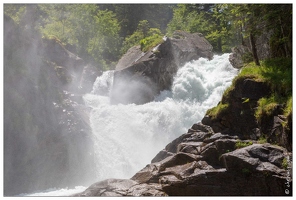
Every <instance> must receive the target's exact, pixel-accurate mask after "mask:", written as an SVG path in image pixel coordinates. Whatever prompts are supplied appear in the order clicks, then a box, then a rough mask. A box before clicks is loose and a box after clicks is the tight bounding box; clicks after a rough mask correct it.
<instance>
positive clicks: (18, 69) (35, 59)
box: [3, 15, 94, 196]
mask: <svg viewBox="0 0 296 200" xmlns="http://www.w3.org/2000/svg"><path fill="white" fill-rule="evenodd" d="M4 18H5V19H4V56H3V58H4V66H3V68H4V87H3V88H4V113H5V114H4V116H3V119H4V133H3V135H4V136H3V138H4V139H3V141H4V152H5V155H4V195H5V196H11V195H17V194H21V193H30V192H33V191H37V190H44V189H48V188H53V187H66V186H71V185H72V184H73V185H72V186H75V185H76V184H75V182H76V183H77V184H78V182H79V183H81V181H82V182H83V181H86V180H89V175H90V173H88V172H84V170H83V169H85V168H86V165H87V164H86V163H89V162H91V161H92V159H93V157H92V156H91V155H87V153H86V152H88V151H92V150H91V147H92V141H91V139H90V135H89V134H90V133H91V128H90V124H89V115H88V113H89V109H88V108H86V107H85V106H84V105H83V100H82V94H81V93H83V91H81V90H80V89H79V86H84V85H86V84H85V83H81V85H80V81H79V80H80V79H81V78H82V77H86V76H85V75H84V74H83V73H82V72H83V69H85V67H84V65H85V63H84V62H83V61H82V59H80V58H79V57H78V56H76V55H74V54H73V53H71V52H69V51H68V50H67V49H65V47H63V46H62V44H60V43H59V42H58V41H56V40H54V39H52V40H45V39H42V38H41V36H40V35H39V34H38V33H36V32H34V31H32V30H28V29H26V28H23V27H21V26H19V25H17V24H16V23H14V21H13V20H12V19H11V18H9V17H8V16H5V15H4ZM93 81H94V79H93ZM90 89H91V87H90ZM84 145H85V146H84ZM76 159H78V160H79V161H80V163H77V162H76ZM73 165H75V166H76V167H75V168H73V167H72V166H73ZM75 177H77V178H75Z"/></svg>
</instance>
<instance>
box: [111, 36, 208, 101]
mask: <svg viewBox="0 0 296 200" xmlns="http://www.w3.org/2000/svg"><path fill="white" fill-rule="evenodd" d="M212 56H213V53H212V46H211V45H210V44H209V42H208V41H207V40H206V39H205V38H204V37H202V35H201V34H198V33H195V34H189V33H186V32H182V31H179V32H176V33H175V34H174V37H173V38H164V41H163V43H161V44H159V45H158V46H156V47H155V48H153V49H152V50H149V51H147V52H142V51H141V48H140V46H134V47H132V48H131V49H129V50H128V52H127V53H126V54H125V55H124V56H123V57H122V58H121V59H120V60H119V61H118V64H117V66H116V71H115V73H114V81H113V88H112V92H111V102H112V103H114V104H116V103H123V104H128V103H136V104H143V103H147V102H149V101H151V100H153V99H154V97H155V96H156V95H157V94H159V92H160V91H162V90H167V89H170V87H171V85H172V80H173V76H174V75H175V74H176V72H177V70H178V68H179V67H180V66H182V65H184V64H185V63H186V62H188V61H191V60H195V59H198V58H200V57H205V58H208V59H211V58H212Z"/></svg>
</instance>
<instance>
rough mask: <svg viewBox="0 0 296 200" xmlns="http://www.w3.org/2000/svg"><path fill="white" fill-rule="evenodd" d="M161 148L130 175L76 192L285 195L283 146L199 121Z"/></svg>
mask: <svg viewBox="0 0 296 200" xmlns="http://www.w3.org/2000/svg"><path fill="white" fill-rule="evenodd" d="M238 144H246V145H244V146H239V145H238ZM247 145H249V146H247ZM162 152H166V153H165V154H163V153H160V154H158V155H157V156H156V157H155V158H154V159H153V162H152V163H151V164H148V165H147V166H146V167H145V168H143V169H142V170H141V171H139V172H138V173H136V174H135V175H134V176H133V177H132V178H131V180H116V179H115V180H116V181H115V180H114V179H111V180H110V179H108V180H105V181H102V182H99V183H96V184H94V185H93V186H91V187H90V188H88V189H87V190H86V191H84V192H82V193H79V194H76V195H75V196H105V195H106V193H104V192H108V194H110V195H111V196H112V195H114V196H118V195H119V196H147V195H149V196H232V195H234V196H238V195H248V196H255V195H256V196H258V195H264V196H266V195H275V196H276V195H286V194H285V189H287V188H286V185H285V183H286V181H287V180H286V174H287V173H291V171H289V172H288V170H286V169H283V167H282V163H283V160H284V159H285V158H287V157H288V156H291V154H289V153H288V152H287V151H286V149H284V148H282V147H278V146H274V145H271V144H269V143H265V144H258V143H256V141H251V140H240V139H238V137H237V136H231V135H227V134H222V133H214V132H213V130H212V129H211V127H209V126H206V125H203V124H201V123H198V124H195V125H193V127H192V128H191V129H189V130H188V132H187V133H186V134H183V135H181V136H180V137H179V138H177V139H176V140H174V141H172V142H171V143H170V144H168V145H167V146H166V148H165V149H164V150H162ZM289 164H290V167H291V163H289ZM108 182H111V183H110V184H108ZM114 182H115V183H116V184H115V186H114ZM118 182H121V183H124V184H123V185H122V184H117V183H118ZM106 183H107V184H106ZM129 184H130V186H129V187H126V185H129ZM290 185H291V184H290ZM98 186H99V187H98ZM289 189H290V191H291V188H289ZM118 191H119V192H118ZM290 195H291V194H290Z"/></svg>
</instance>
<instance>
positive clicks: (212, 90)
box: [33, 54, 238, 196]
mask: <svg viewBox="0 0 296 200" xmlns="http://www.w3.org/2000/svg"><path fill="white" fill-rule="evenodd" d="M228 57H229V54H223V55H215V56H214V58H213V59H212V60H210V61H209V60H207V59H205V58H200V59H199V60H196V61H191V62H189V63H187V64H185V65H184V66H183V67H181V68H180V69H179V70H178V72H177V74H176V76H175V77H174V81H173V85H172V88H171V90H170V91H162V92H161V93H160V94H159V96H157V97H156V98H155V100H154V101H152V102H150V103H146V104H143V105H135V104H127V105H123V104H118V105H112V104H110V99H109V96H108V94H109V92H110V90H111V88H112V80H113V71H107V72H104V73H103V74H102V75H101V76H100V77H98V78H97V80H96V82H95V83H94V86H93V90H92V92H91V93H89V94H86V95H84V97H83V98H84V101H85V104H86V105H87V106H89V107H90V108H91V112H90V123H91V128H92V140H93V144H94V148H93V149H94V151H95V152H93V155H94V165H95V169H96V171H95V172H93V173H94V176H93V180H91V181H92V182H93V183H94V182H98V181H102V180H104V179H107V178H131V177H132V176H133V175H134V174H135V173H136V172H137V171H139V170H141V169H142V168H143V167H145V166H146V165H147V164H149V163H150V162H151V160H152V159H153V158H154V156H155V155H156V154H157V153H158V152H159V151H160V150H162V149H164V147H165V146H166V145H167V144H168V143H169V142H171V141H172V140H174V139H175V138H177V137H179V136H180V135H181V134H183V133H186V132H187V130H188V128H190V127H191V126H192V125H193V124H194V123H197V122H199V121H201V119H202V118H203V117H204V115H205V112H206V111H207V110H208V109H210V108H212V107H214V106H215V105H217V103H218V102H219V101H220V100H221V97H222V94H223V92H224V91H225V89H226V88H227V87H229V86H230V84H231V81H232V79H233V78H234V77H235V76H236V75H237V73H238V70H237V69H234V68H233V67H232V66H231V64H230V63H229V61H228ZM135 95H136V94H135ZM92 164H93V163H90V165H92ZM73 167H75V166H73ZM85 170H88V169H85ZM85 187H86V186H85ZM85 187H80V186H77V188H78V189H77V190H75V189H72V190H71V191H70V193H76V192H80V191H81V190H82V189H85ZM56 191H57V192H56V193H54V192H53V191H50V193H49V192H46V191H45V192H43V193H38V194H35V195H36V196H37V195H40V196H48V195H49V196H55V194H57V195H59V196H62V195H63V194H67V195H68V194H69V190H67V189H63V190H56ZM33 196H34V195H33Z"/></svg>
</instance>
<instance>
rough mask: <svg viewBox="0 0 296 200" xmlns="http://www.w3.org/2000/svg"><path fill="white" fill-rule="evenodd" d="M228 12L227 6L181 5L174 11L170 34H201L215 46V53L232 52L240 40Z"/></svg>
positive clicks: (169, 27)
mask: <svg viewBox="0 0 296 200" xmlns="http://www.w3.org/2000/svg"><path fill="white" fill-rule="evenodd" d="M228 10H229V9H228V6H227V5H226V4H195V5H192V4H179V5H178V6H177V7H175V8H174V10H173V12H174V16H173V19H172V20H171V22H170V23H169V24H168V29H167V31H168V34H169V35H172V33H173V32H174V31H176V30H184V31H187V32H190V33H194V32H200V33H202V34H203V35H204V36H205V38H206V39H207V40H208V41H209V42H210V43H211V44H212V45H213V48H214V51H216V52H218V53H221V52H230V51H231V47H232V46H234V45H235V44H237V43H238V40H237V39H236V35H235V34H234V33H233V32H232V31H233V30H232V29H231V27H232V24H231V23H229V22H230V18H229V16H230V14H229V12H228Z"/></svg>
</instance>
